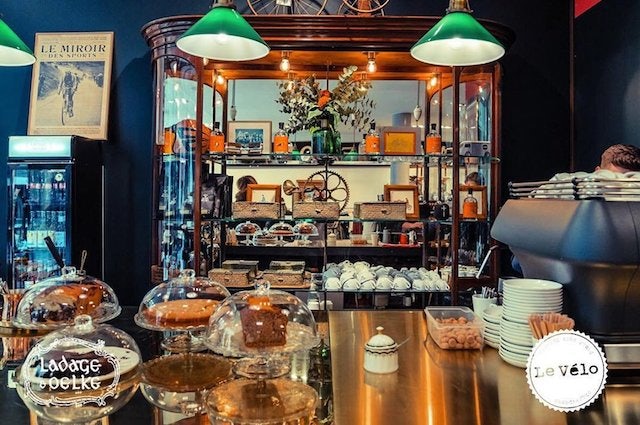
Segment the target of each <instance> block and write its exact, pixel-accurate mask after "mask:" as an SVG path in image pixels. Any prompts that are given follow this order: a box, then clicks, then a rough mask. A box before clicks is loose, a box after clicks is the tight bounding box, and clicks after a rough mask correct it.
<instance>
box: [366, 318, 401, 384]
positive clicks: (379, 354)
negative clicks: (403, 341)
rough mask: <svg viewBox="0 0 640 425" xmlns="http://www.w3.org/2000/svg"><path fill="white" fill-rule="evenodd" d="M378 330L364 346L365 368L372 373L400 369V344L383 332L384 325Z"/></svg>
mask: <svg viewBox="0 0 640 425" xmlns="http://www.w3.org/2000/svg"><path fill="white" fill-rule="evenodd" d="M376 330H377V331H378V333H377V334H376V335H374V336H372V337H371V339H369V341H368V342H367V343H366V344H365V346H364V369H365V370H366V371H368V372H372V373H391V372H395V371H396V370H398V344H396V342H395V341H394V340H393V338H391V337H390V336H388V335H385V334H383V333H382V331H383V330H384V328H383V327H382V326H378V327H377V328H376Z"/></svg>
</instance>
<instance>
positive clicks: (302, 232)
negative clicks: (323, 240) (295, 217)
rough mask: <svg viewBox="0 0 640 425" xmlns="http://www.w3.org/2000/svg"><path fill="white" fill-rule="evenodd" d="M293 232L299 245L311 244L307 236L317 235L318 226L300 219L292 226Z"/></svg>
mask: <svg viewBox="0 0 640 425" xmlns="http://www.w3.org/2000/svg"><path fill="white" fill-rule="evenodd" d="M293 233H294V234H295V235H296V236H297V237H299V238H300V239H299V240H298V243H299V244H300V245H304V246H306V245H311V241H310V240H309V237H311V236H318V228H317V227H316V225H315V224H313V223H308V222H306V221H301V222H299V223H298V224H296V225H295V226H293Z"/></svg>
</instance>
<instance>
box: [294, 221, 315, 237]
mask: <svg viewBox="0 0 640 425" xmlns="http://www.w3.org/2000/svg"><path fill="white" fill-rule="evenodd" d="M297 227H298V233H300V234H301V235H312V234H314V233H315V232H316V226H314V225H313V224H311V223H300V224H298V226H297Z"/></svg>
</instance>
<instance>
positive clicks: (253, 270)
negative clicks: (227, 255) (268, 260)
mask: <svg viewBox="0 0 640 425" xmlns="http://www.w3.org/2000/svg"><path fill="white" fill-rule="evenodd" d="M258 263H259V261H257V260H225V261H223V262H222V268H223V269H230V270H249V279H253V278H255V277H256V276H257V275H258Z"/></svg>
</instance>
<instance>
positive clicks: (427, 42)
mask: <svg viewBox="0 0 640 425" xmlns="http://www.w3.org/2000/svg"><path fill="white" fill-rule="evenodd" d="M471 12H472V10H471V9H469V3H468V0H450V3H449V8H448V9H447V14H446V15H445V16H444V17H443V18H442V19H440V21H439V22H438V23H437V24H435V25H434V26H433V28H431V29H430V30H429V32H427V33H426V34H425V35H424V36H422V38H421V39H420V40H419V41H418V42H417V43H416V44H415V45H414V46H413V47H412V48H411V56H413V57H414V58H416V59H417V60H419V61H421V62H426V63H429V64H432V65H444V66H468V65H480V64H483V63H489V62H493V61H495V60H497V59H500V58H501V57H502V56H503V55H504V53H505V50H504V47H503V46H502V44H500V42H499V41H498V40H497V39H496V38H495V37H494V36H493V35H491V33H489V31H487V30H486V29H485V28H484V27H483V26H482V25H481V24H480V22H478V21H476V20H475V18H474V17H473V16H471Z"/></svg>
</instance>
